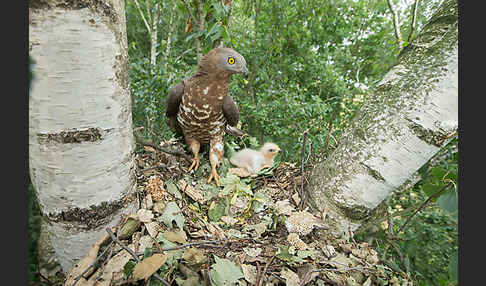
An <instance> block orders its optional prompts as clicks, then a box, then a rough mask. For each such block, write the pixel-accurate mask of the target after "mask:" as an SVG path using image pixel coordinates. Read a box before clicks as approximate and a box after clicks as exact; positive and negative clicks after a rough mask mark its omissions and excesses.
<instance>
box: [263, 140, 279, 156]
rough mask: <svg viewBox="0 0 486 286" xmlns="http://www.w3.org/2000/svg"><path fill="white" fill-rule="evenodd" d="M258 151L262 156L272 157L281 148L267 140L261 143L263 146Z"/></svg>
mask: <svg viewBox="0 0 486 286" xmlns="http://www.w3.org/2000/svg"><path fill="white" fill-rule="evenodd" d="M260 152H262V153H263V156H264V157H265V158H267V159H273V158H275V156H277V155H278V154H279V153H280V152H282V150H280V148H279V147H278V145H277V144H275V143H272V142H267V143H265V144H263V146H262V147H261V148H260Z"/></svg>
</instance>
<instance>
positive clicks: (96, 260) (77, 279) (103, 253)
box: [71, 241, 113, 286]
mask: <svg viewBox="0 0 486 286" xmlns="http://www.w3.org/2000/svg"><path fill="white" fill-rule="evenodd" d="M112 244H113V241H112V242H110V244H108V246H107V247H106V248H105V250H104V251H103V252H102V253H101V254H100V255H98V257H96V259H95V261H94V262H93V263H91V265H89V266H88V268H86V269H85V270H84V271H83V272H82V273H81V274H79V275H78V276H77V277H76V279H74V282H73V285H71V286H74V285H76V283H78V281H79V280H80V279H81V277H83V276H84V274H86V273H88V271H89V270H90V269H91V268H92V267H94V266H95V265H96V264H97V263H98V261H99V260H100V258H101V257H103V255H105V253H106V252H107V251H108V249H110V248H111V245H112Z"/></svg>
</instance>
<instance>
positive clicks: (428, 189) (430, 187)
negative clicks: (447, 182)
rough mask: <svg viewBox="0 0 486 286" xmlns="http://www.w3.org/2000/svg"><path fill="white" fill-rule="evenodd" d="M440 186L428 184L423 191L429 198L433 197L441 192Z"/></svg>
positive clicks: (424, 185)
mask: <svg viewBox="0 0 486 286" xmlns="http://www.w3.org/2000/svg"><path fill="white" fill-rule="evenodd" d="M439 189H440V188H439V186H438V185H435V184H432V183H430V182H427V183H425V184H423V185H422V190H423V191H424V192H425V194H427V196H429V197H430V196H431V195H433V194H435V193H436V192H438V191H439Z"/></svg>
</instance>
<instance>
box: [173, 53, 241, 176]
mask: <svg viewBox="0 0 486 286" xmlns="http://www.w3.org/2000/svg"><path fill="white" fill-rule="evenodd" d="M235 73H240V74H243V75H245V76H247V75H248V69H247V68H246V61H245V58H244V57H243V56H242V55H240V54H239V53H237V52H236V51H234V50H233V49H230V48H215V49H212V50H211V51H209V53H207V54H206V55H205V56H204V57H202V58H201V60H200V61H199V64H198V69H197V71H196V73H195V74H194V75H193V76H191V77H186V78H184V79H183V80H182V82H181V83H179V84H177V85H176V86H175V87H173V88H172V89H171V90H169V94H168V96H167V101H166V117H167V124H168V126H169V128H170V129H171V130H172V131H173V132H175V133H176V134H181V135H183V137H184V140H185V142H186V144H187V146H188V148H189V150H190V151H191V152H192V153H193V155H194V158H193V160H192V164H191V165H190V167H189V170H188V171H191V170H193V169H194V170H195V171H196V170H197V169H198V168H199V163H200V159H199V149H200V146H201V144H208V143H209V162H210V163H211V174H210V176H209V178H208V183H210V182H211V181H212V180H213V179H214V182H215V183H216V185H217V186H219V179H220V177H219V175H218V172H217V170H216V168H217V167H218V165H219V163H220V162H221V159H222V158H223V155H224V148H223V135H224V133H225V132H227V133H232V134H234V135H241V133H242V132H241V133H240V134H239V132H238V131H241V130H239V129H237V128H236V124H237V123H238V120H239V112H238V107H237V105H236V103H235V102H234V100H233V98H232V97H231V96H230V95H229V94H228V91H229V81H230V79H231V76H232V75H233V74H235Z"/></svg>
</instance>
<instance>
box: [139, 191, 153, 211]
mask: <svg viewBox="0 0 486 286" xmlns="http://www.w3.org/2000/svg"><path fill="white" fill-rule="evenodd" d="M153 206H154V201H153V200H152V195H151V194H148V195H146V196H145V198H144V199H143V200H142V209H146V210H150V209H152V207H153Z"/></svg>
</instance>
